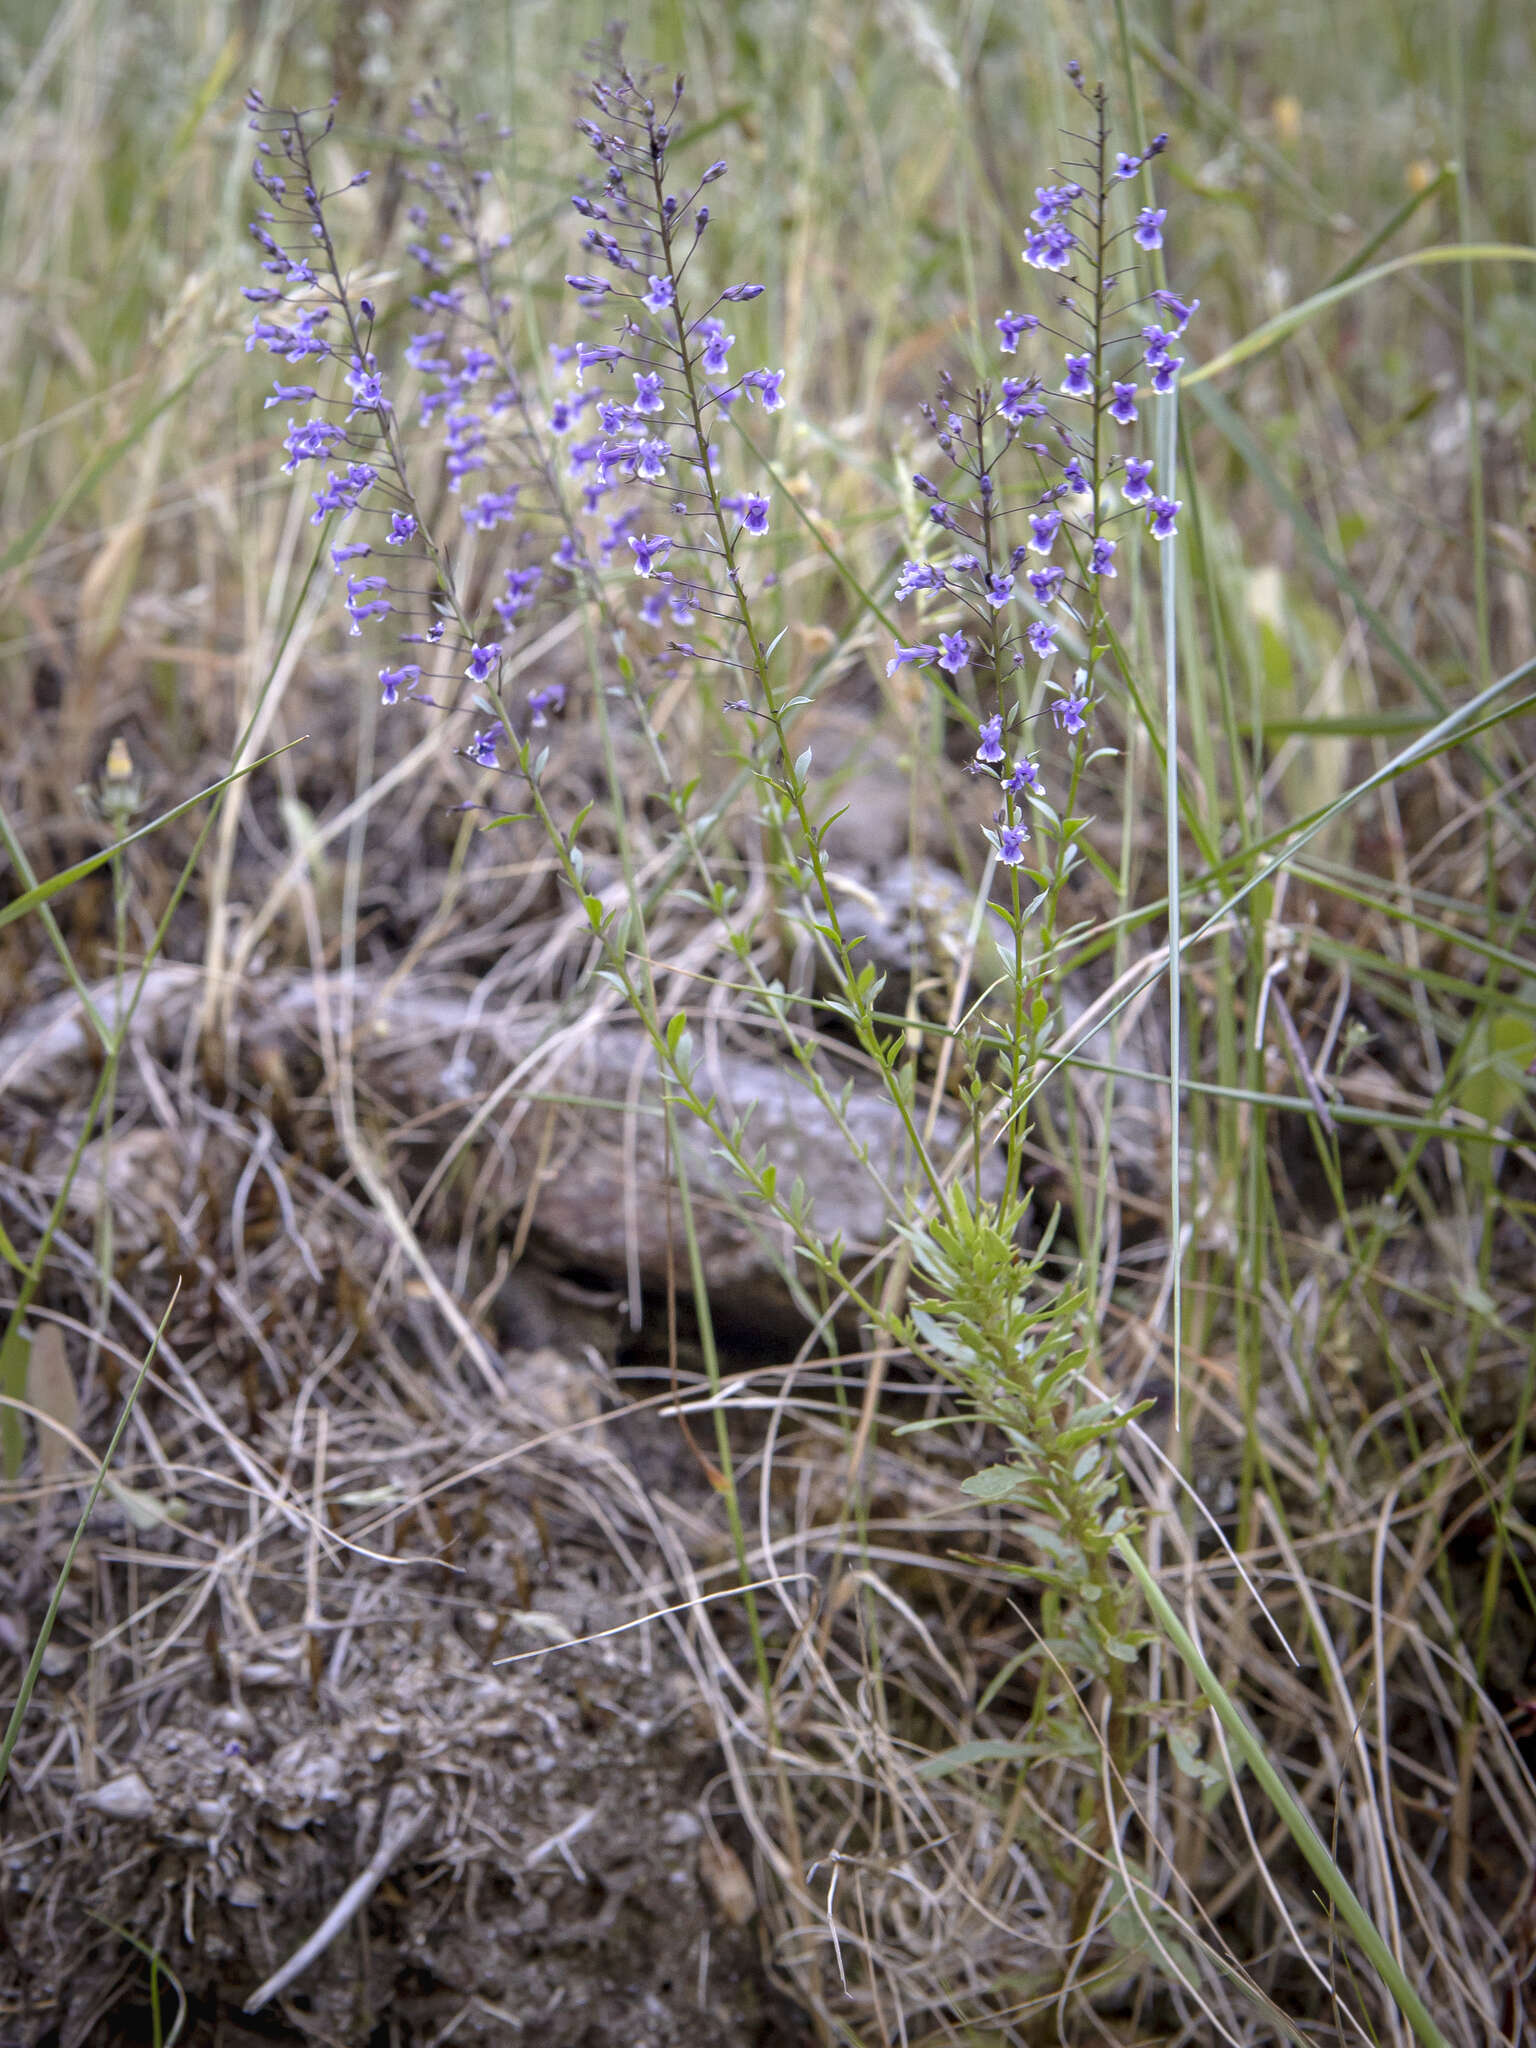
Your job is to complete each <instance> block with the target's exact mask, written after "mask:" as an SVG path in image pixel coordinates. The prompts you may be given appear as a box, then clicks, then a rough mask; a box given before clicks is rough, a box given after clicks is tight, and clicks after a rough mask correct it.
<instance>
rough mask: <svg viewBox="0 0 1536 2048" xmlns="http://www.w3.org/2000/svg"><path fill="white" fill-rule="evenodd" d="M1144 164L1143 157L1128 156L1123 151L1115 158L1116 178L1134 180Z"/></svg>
mask: <svg viewBox="0 0 1536 2048" xmlns="http://www.w3.org/2000/svg"><path fill="white" fill-rule="evenodd" d="M1142 162H1143V159H1142V158H1141V157H1139V156H1127V155H1126V153H1125V151H1124V150H1123V149H1122V150H1121V151H1120V153H1119V155H1118V156H1117V157H1116V158H1115V176H1116V177H1117V178H1134V177H1135V175H1136V173H1137V172H1138V171H1139V170H1140V169H1141V166H1142Z"/></svg>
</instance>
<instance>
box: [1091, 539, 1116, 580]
mask: <svg viewBox="0 0 1536 2048" xmlns="http://www.w3.org/2000/svg"><path fill="white" fill-rule="evenodd" d="M1116 545H1117V543H1116V542H1114V541H1112V540H1111V539H1110V538H1109V536H1108V535H1107V534H1103V533H1101V534H1097V535H1095V537H1094V543H1093V552H1092V554H1091V555H1090V556H1089V557H1088V574H1089V575H1090V576H1113V575H1114V574H1115V547H1116Z"/></svg>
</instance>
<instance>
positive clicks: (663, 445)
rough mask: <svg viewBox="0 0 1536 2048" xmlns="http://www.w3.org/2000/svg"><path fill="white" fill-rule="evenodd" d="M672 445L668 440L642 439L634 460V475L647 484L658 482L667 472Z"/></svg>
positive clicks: (661, 480)
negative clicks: (637, 454)
mask: <svg viewBox="0 0 1536 2048" xmlns="http://www.w3.org/2000/svg"><path fill="white" fill-rule="evenodd" d="M671 454H672V446H671V443H670V442H668V441H642V442H641V443H640V453H639V456H638V458H637V460H636V462H635V475H636V476H637V477H639V478H641V479H642V481H643V482H645V483H648V484H659V483H661V482H663V481H664V479H665V477H666V474H667V463H668V461H669V459H670V458H671Z"/></svg>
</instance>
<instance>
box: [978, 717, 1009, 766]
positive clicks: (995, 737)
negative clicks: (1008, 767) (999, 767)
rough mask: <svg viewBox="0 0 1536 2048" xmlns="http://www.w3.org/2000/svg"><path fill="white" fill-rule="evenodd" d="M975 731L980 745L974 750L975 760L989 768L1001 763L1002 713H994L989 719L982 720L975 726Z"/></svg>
mask: <svg viewBox="0 0 1536 2048" xmlns="http://www.w3.org/2000/svg"><path fill="white" fill-rule="evenodd" d="M976 730H977V732H978V733H979V734H980V735H981V745H980V746H979V747H978V748H977V749H976V758H977V760H978V761H985V762H986V763H987V764H988V765H989V766H991V765H993V764H994V763H996V762H998V761H1001V760H1002V758H1003V715H1002V713H1001V712H1000V711H994V712H993V714H992V716H991V717H990V718H988V719H985V720H983V722H982V723H981V724H980V725H978V726H977V728H976Z"/></svg>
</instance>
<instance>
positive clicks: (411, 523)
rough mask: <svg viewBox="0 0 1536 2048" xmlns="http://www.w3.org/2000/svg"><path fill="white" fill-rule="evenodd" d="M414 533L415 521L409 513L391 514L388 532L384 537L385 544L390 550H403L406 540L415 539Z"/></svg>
mask: <svg viewBox="0 0 1536 2048" xmlns="http://www.w3.org/2000/svg"><path fill="white" fill-rule="evenodd" d="M415 533H416V521H415V519H414V517H413V516H412V515H411V514H410V513H409V512H391V514H390V515H389V531H388V533H386V534H385V536H384V540H385V544H386V545H387V546H389V547H392V548H403V547H404V546H405V544H406V542H407V541H408V540H411V539H413V538H414V537H415Z"/></svg>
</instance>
